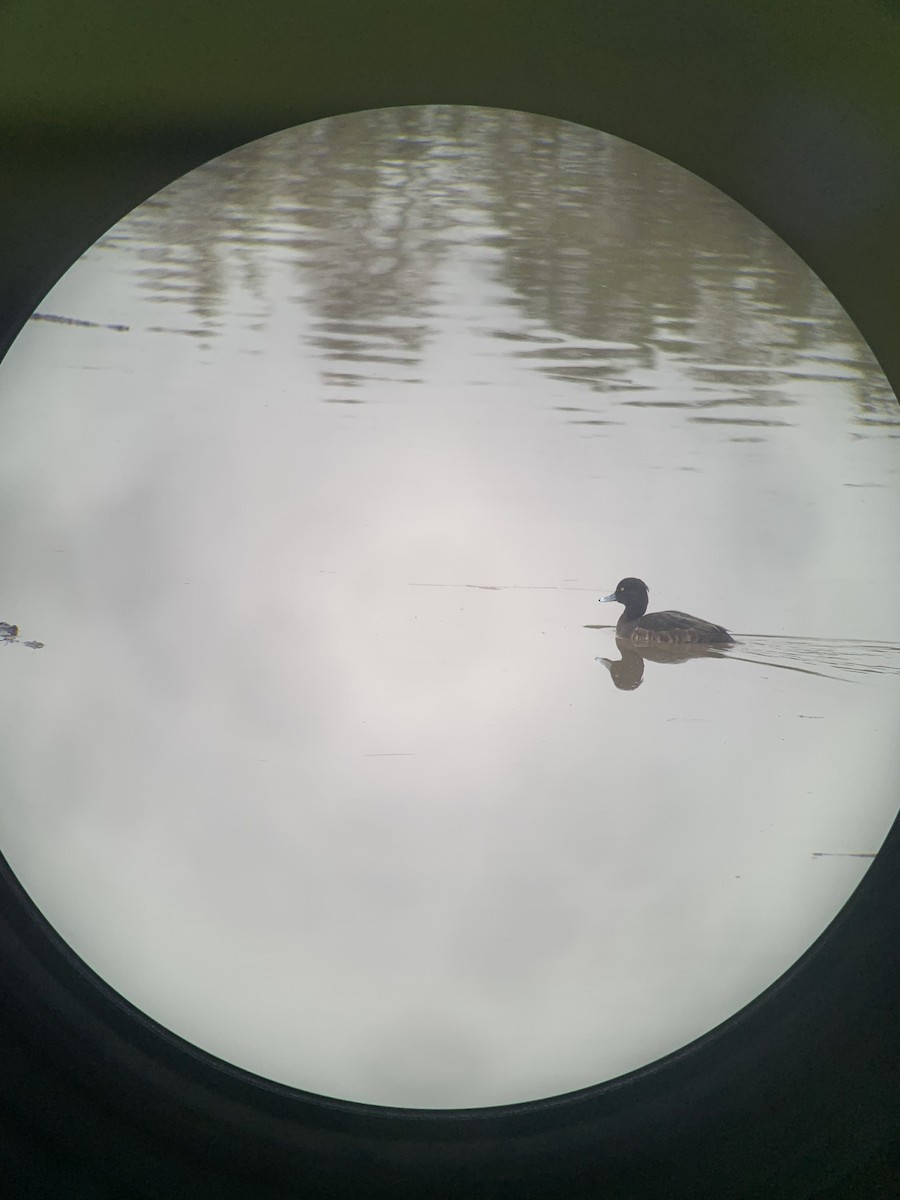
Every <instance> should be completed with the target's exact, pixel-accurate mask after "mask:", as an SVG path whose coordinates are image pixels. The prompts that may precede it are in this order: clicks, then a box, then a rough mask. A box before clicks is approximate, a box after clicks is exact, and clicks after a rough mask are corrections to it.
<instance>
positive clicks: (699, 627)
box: [600, 576, 734, 646]
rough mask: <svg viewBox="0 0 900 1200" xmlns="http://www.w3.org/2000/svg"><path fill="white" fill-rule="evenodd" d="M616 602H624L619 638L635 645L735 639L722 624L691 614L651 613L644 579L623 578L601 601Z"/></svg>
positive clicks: (711, 643) (730, 643)
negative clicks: (648, 609)
mask: <svg viewBox="0 0 900 1200" xmlns="http://www.w3.org/2000/svg"><path fill="white" fill-rule="evenodd" d="M613 602H615V603H616V604H624V605H625V611H624V612H623V613H622V615H621V617H619V621H618V624H617V625H616V639H617V640H618V641H622V642H631V643H632V644H633V645H635V646H646V645H648V644H650V645H653V644H655V645H683V644H685V643H690V644H693V645H700V646H733V645H734V638H733V637H732V636H731V634H730V633H729V632H728V630H727V629H725V628H724V627H723V626H722V625H714V624H713V623H712V622H711V621H704V620H702V619H701V618H700V617H692V616H691V615H690V613H683V612H675V611H674V610H672V609H669V610H667V611H666V612H655V613H648V612H647V605H648V604H649V603H650V589H649V588H648V587H647V585H646V583H644V581H643V579H635V578H634V577H632V576H629V577H628V578H626V579H620V580H619V582H618V584H617V585H616V590H615V591H614V592H611V593H610V595H608V596H601V597H600V603H601V604H611V603H613Z"/></svg>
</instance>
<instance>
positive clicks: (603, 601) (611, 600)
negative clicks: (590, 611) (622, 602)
mask: <svg viewBox="0 0 900 1200" xmlns="http://www.w3.org/2000/svg"><path fill="white" fill-rule="evenodd" d="M615 599H616V593H615V592H613V593H612V595H610V596H601V597H600V603H601V604H614V603H615Z"/></svg>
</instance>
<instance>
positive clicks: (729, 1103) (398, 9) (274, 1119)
mask: <svg viewBox="0 0 900 1200" xmlns="http://www.w3.org/2000/svg"><path fill="white" fill-rule="evenodd" d="M226 17H227V19H226ZM39 19H40V18H39V15H38V10H36V11H35V14H34V15H33V16H32V15H31V14H30V13H29V12H28V11H27V10H18V11H17V13H16V14H15V22H14V20H13V17H11V16H10V14H9V12H3V13H0V46H3V51H2V52H0V53H2V54H3V55H4V56H8V57H9V60H10V62H12V61H13V59H14V58H15V60H16V62H18V63H19V64H20V65H19V67H18V69H17V70H16V71H10V72H4V74H5V82H4V92H3V96H4V97H5V99H2V100H0V128H3V129H4V130H5V134H6V136H7V138H8V141H9V149H8V150H7V152H6V153H5V156H4V157H5V170H6V172H7V175H8V178H9V179H10V180H11V182H12V185H13V186H12V187H11V188H9V189H8V191H7V198H6V199H4V200H3V201H2V203H3V205H4V210H3V215H4V218H5V219H4V220H3V221H2V222H0V230H2V239H3V246H2V253H0V288H2V295H3V296H4V297H5V303H4V305H3V308H2V313H3V318H2V321H3V323H2V326H0V351H2V350H5V349H6V347H7V346H8V345H9V344H10V343H11V341H12V340H13V338H14V337H15V335H16V333H17V332H18V330H19V329H20V328H21V326H22V324H23V323H24V321H25V320H27V318H28V317H29V315H30V314H31V312H32V311H33V310H34V308H35V307H36V306H37V304H38V303H39V301H40V299H41V298H42V296H43V295H44V293H45V292H46V291H47V290H48V288H49V287H50V286H51V285H52V284H53V283H54V282H55V281H56V280H57V279H58V278H59V277H60V275H61V274H63V272H64V271H65V270H66V269H67V268H68V267H69V265H70V264H71V263H72V262H73V261H74V260H75V259H76V258H77V257H78V256H79V255H80V254H81V253H82V252H83V251H84V249H86V247H87V246H89V245H90V244H92V243H93V242H94V241H95V240H96V239H97V237H99V236H100V235H101V234H102V233H103V232H104V231H105V230H106V229H107V228H108V227H109V226H110V225H112V224H113V223H114V221H116V220H117V219H118V218H119V217H121V216H122V215H123V214H124V213H125V212H127V211H129V210H130V209H131V208H133V207H134V206H135V205H136V204H138V203H140V202H141V201H142V200H144V199H145V198H146V197H148V196H149V195H151V194H153V193H154V192H155V191H157V190H158V189H159V188H160V187H161V186H163V185H164V184H166V183H168V182H170V181H171V180H172V179H174V178H176V177H178V176H179V175H181V174H183V173H184V172H185V171H187V170H190V169H191V168H193V167H195V166H197V165H199V164H200V163H202V162H204V161H207V160H208V159H209V158H211V157H214V156H215V155H217V154H219V153H222V152H224V151H225V150H228V149H232V148H234V147H235V146H237V145H241V144H243V143H245V142H247V141H249V140H252V139H254V138H256V137H260V136H262V135H264V134H267V133H271V132H274V131H275V130H276V129H279V128H285V127H288V126H290V125H296V124H301V123H303V122H306V121H310V120H314V119H319V118H322V117H325V116H331V115H336V114H338V113H341V112H349V111H355V110H359V109H363V108H382V107H390V106H394V105H398V104H423V103H442V104H448V103H451V104H452V103H457V104H471V105H484V106H492V107H502V108H512V109H523V110H528V111H534V112H540V113H544V114H546V115H550V116H554V117H558V118H560V119H563V120H570V121H575V122H577V123H580V124H587V125H591V126H593V127H595V128H597V129H600V130H603V131H605V132H609V133H613V134H616V135H617V136H620V137H623V138H626V139H628V140H629V141H633V142H635V143H637V144H640V145H643V146H646V147H647V148H648V149H651V150H654V151H655V152H657V153H659V154H662V155H664V156H666V157H669V158H672V159H674V160H675V161H677V162H679V163H680V164H681V165H682V166H685V167H687V168H688V169H690V170H693V171H695V172H697V173H698V174H700V175H702V176H703V177H704V178H706V179H708V180H709V182H711V183H713V184H714V185H716V186H717V187H719V188H721V189H722V190H723V191H725V192H727V193H729V194H730V195H732V196H733V197H734V198H735V199H736V200H738V201H739V202H740V203H741V204H743V205H744V206H745V207H746V208H748V209H749V210H750V211H751V212H753V213H755V214H756V215H757V216H759V217H761V218H762V219H763V220H764V221H766V223H767V224H768V225H769V226H770V227H771V228H772V229H773V230H774V232H775V233H776V234H778V235H779V236H781V237H783V238H784V239H785V240H786V241H787V242H788V243H789V244H790V245H791V246H792V247H793V249H795V250H797V251H798V252H799V253H800V254H801V255H802V256H803V257H804V258H805V260H806V261H807V262H808V264H809V265H810V267H811V268H812V269H813V270H814V271H815V272H816V273H817V274H818V275H819V277H820V278H821V279H822V280H823V281H824V282H825V283H826V284H827V286H828V287H829V288H831V290H832V291H833V292H834V294H835V295H836V296H837V298H838V299H839V300H840V302H841V303H842V304H843V305H844V307H845V308H846V310H847V311H848V313H849V314H850V316H851V317H852V318H853V319H854V320H855V321H856V323H857V324H858V326H859V327H860V329H861V331H862V333H863V336H865V337H866V338H867V340H868V341H869V344H870V345H871V347H872V349H873V350H874V351H875V353H876V355H877V356H878V357H879V359H880V361H881V364H882V366H883V368H884V370H885V372H886V374H887V376H888V378H889V380H890V381H891V383H892V386H893V387H894V390H895V391H897V390H898V385H900V344H898V342H897V339H896V338H895V337H894V336H893V331H895V330H896V328H897V327H898V326H900V311H898V310H900V289H898V281H897V278H896V270H895V255H894V253H893V248H894V247H896V245H898V244H900V178H898V174H897V173H896V172H893V173H892V171H891V169H890V162H891V159H892V158H893V159H894V160H895V161H896V152H897V149H898V142H900V119H898V118H897V117H896V116H895V115H893V114H894V113H895V111H900V110H897V106H896V91H895V87H896V85H895V83H894V80H895V78H896V74H897V73H896V69H895V70H894V71H893V72H891V71H890V70H889V69H888V68H889V67H890V66H891V65H893V66H894V68H896V66H897V60H898V59H900V36H898V35H900V22H898V21H897V20H896V18H894V16H893V15H892V14H891V13H889V12H888V11H887V10H885V9H882V8H879V7H876V6H871V7H870V8H862V7H860V6H859V5H858V4H854V3H851V2H850V0H843V2H842V3H840V4H838V5H832V6H829V8H828V11H827V13H822V12H821V11H820V10H816V9H815V7H814V6H813V5H811V4H810V5H809V6H807V5H805V4H800V5H793V6H788V10H787V11H784V12H782V11H776V10H775V9H773V10H772V11H771V13H769V14H768V15H767V16H765V17H763V16H761V15H760V9H759V6H758V5H751V4H750V3H749V2H747V0H735V2H734V3H733V4H731V5H727V6H721V7H718V8H717V7H715V6H712V7H711V6H708V5H707V4H705V3H701V2H700V0H689V2H688V3H687V4H684V5H677V6H673V5H671V4H669V3H667V2H666V3H664V2H662V0H660V2H657V3H644V2H639V3H635V4H631V5H617V4H601V3H597V4H581V3H578V2H576V0H562V2H561V3H557V4H555V5H550V4H542V5H540V6H535V7H532V6H530V5H524V6H513V7H510V6H508V5H504V4H501V3H500V2H499V0H482V3H481V4H479V5H478V6H475V7H473V6H469V5H466V4H463V3H460V0H446V2H445V3H442V4H440V5H428V4H422V3H421V0H399V3H395V4H392V5H382V4H379V3H371V4H367V5H362V6H359V5H351V4H350V3H348V2H347V0H334V2H333V3H331V4H329V5H327V6H321V8H319V7H315V8H308V6H305V5H295V4H293V3H290V2H289V0H276V3H274V4H273V5H270V6H267V8H266V10H265V17H264V20H263V21H261V20H260V18H259V16H258V15H254V11H253V9H252V6H249V5H248V6H246V9H243V8H238V9H236V10H234V11H232V8H231V6H228V8H227V9H226V10H223V9H221V8H220V7H219V6H217V5H215V4H213V3H211V2H210V3H206V2H204V3H201V4H200V5H199V6H197V5H195V6H193V7H192V9H191V17H190V24H189V25H188V24H184V23H183V21H184V18H183V16H182V15H181V14H180V12H178V11H176V10H175V9H174V8H173V9H172V10H171V11H169V9H168V7H167V6H160V7H158V8H157V7H155V6H153V7H150V6H147V7H142V8H138V9H135V10H133V11H131V10H129V12H128V13H119V12H118V10H117V11H116V12H113V11H112V9H111V7H110V6H107V5H105V4H103V3H102V0H91V2H90V3H89V4H88V5H87V9H85V6H79V8H78V9H77V10H71V12H68V11H66V10H60V13H59V21H58V24H57V25H56V27H55V28H54V29H53V30H50V31H48V30H46V29H44V28H39ZM98 31H99V32H98ZM891 31H893V35H894V36H893V40H891V38H890V36H889V35H890V33H891ZM848 39H852V47H851V49H852V50H853V53H851V52H850V50H849V49H848ZM16 56H18V57H16ZM891 56H893V64H891V61H890V59H891ZM851 60H852V61H851ZM22 62H24V63H25V64H26V69H25V71H24V73H23V71H22V68H21V63H22ZM54 64H57V65H59V67H60V69H59V70H58V71H56V70H55V69H54ZM63 68H64V69H63ZM16 89H18V91H17V90H16ZM823 131H824V132H823ZM822 196H826V197H828V196H830V197H832V199H833V203H832V204H831V205H830V206H829V205H828V204H824V203H823V202H822V201H821V197H822ZM889 248H890V252H889ZM0 865H2V867H3V870H2V872H0V887H2V903H0V949H2V964H0V979H2V989H0V993H2V1011H0V1039H2V1041H0V1060H2V1062H3V1064H4V1066H3V1075H4V1079H3V1083H4V1086H3V1088H2V1090H0V1128H2V1133H3V1139H2V1156H0V1162H2V1163H3V1170H4V1173H5V1175H6V1177H7V1178H8V1179H10V1180H11V1181H12V1184H11V1186H12V1192H11V1194H16V1195H22V1196H29V1197H30V1196H47V1197H51V1196H52V1197H54V1200H56V1198H57V1197H59V1196H63V1195H65V1196H67V1197H75V1198H81V1197H85V1198H87V1197H92V1198H97V1197H103V1198H105V1197H119V1196H128V1197H135V1198H137V1197H153V1198H156V1197H159V1198H160V1200H161V1198H163V1197H165V1198H166V1200H170V1198H171V1197H173V1196H181V1195H185V1196H192V1197H215V1198H216V1200H229V1198H232V1197H233V1198H234V1200H246V1197H248V1196H252V1197H254V1198H255V1200H266V1198H268V1197H272V1198H275V1197H284V1198H286V1197H293V1196H298V1195H310V1196H316V1197H319V1196H322V1197H324V1196H329V1197H331V1196H334V1197H342V1196H359V1197H366V1200H371V1198H372V1197H378V1196H382V1195H384V1196H390V1197H392V1198H399V1197H404V1196H410V1197H423V1198H426V1197H441V1198H445V1197H448V1196H466V1197H483V1198H485V1200H487V1198H488V1197H490V1198H492V1200H493V1198H495V1197H500V1196H510V1197H520V1196H521V1197H528V1198H529V1200H544V1198H545V1197H546V1198H548V1200H549V1198H550V1197H557V1196H566V1197H567V1198H569V1200H575V1198H576V1197H582V1196H584V1197H588V1196H597V1195H602V1196H621V1197H643V1196H660V1197H663V1196H664V1197H666V1198H667V1200H677V1198H680V1197H684V1198H685V1200H687V1198H688V1197H690V1198H691V1200H701V1198H704V1197H709V1198H710V1200H712V1198H715V1200H720V1198H721V1197H723V1196H736V1197H743V1196H746V1197H759V1196H766V1197H768V1198H772V1197H782V1196H784V1197H795V1196H796V1197H801V1196H810V1197H812V1196H818V1197H820V1198H821V1200H839V1198H840V1197H844V1196H850V1195H856V1194H871V1195H877V1194H879V1192H878V1190H877V1189H878V1187H879V1185H880V1184H881V1183H883V1182H884V1181H885V1180H889V1179H890V1178H891V1167H892V1164H893V1166H894V1167H896V1166H897V1164H898V1163H900V1151H898V1139H900V1102H898V1098H897V1083H896V1068H895V1064H896V1062H897V1061H898V1059H900V1027H898V1022H897V1019H896V1003H897V996H898V995H900V891H898V889H897V887H896V880H897V878H898V868H900V832H898V826H897V824H895V826H894V828H893V830H892V832H891V834H890V836H889V837H888V839H887V841H886V842H885V844H884V846H883V848H882V849H881V851H880V853H879V854H878V857H877V858H876V860H875V862H874V863H873V865H872V867H871V868H870V870H869V871H868V873H867V874H866V876H865V877H864V879H863V881H862V883H861V885H860V886H859V888H858V889H857V890H856V892H855V893H854V894H853V896H852V897H851V899H850V901H849V902H848V903H847V905H846V906H845V907H844V909H843V911H842V912H841V913H840V914H839V916H838V917H837V918H836V919H835V921H833V922H832V924H831V925H830V926H829V928H828V929H827V930H826V931H825V933H824V934H823V935H822V936H821V937H820V938H819V939H818V941H817V942H816V943H815V945H814V946H813V947H812V948H811V949H810V950H809V951H808V953H807V954H806V955H804V957H803V958H802V959H801V960H800V961H799V962H798V963H797V964H796V965H795V966H794V967H793V968H792V969H791V971H789V972H788V973H787V975H785V976H784V977H783V978H782V979H781V980H780V981H779V982H778V983H777V984H775V985H774V986H773V987H772V988H770V989H768V991H767V992H765V993H764V994H763V995H762V996H760V997H759V998H758V999H757V1000H755V1001H754V1002H753V1003H752V1004H750V1005H749V1006H748V1007H747V1008H745V1009H744V1010H743V1011H742V1012H740V1013H738V1014H737V1015H736V1016H735V1017H733V1018H732V1019H730V1020H729V1021H727V1022H726V1023H725V1024H723V1025H722V1026H720V1027H719V1028H718V1029H716V1030H713V1031H712V1032H711V1033H709V1034H708V1035H706V1036H705V1037H703V1038H701V1039H700V1040H698V1041H697V1042H695V1043H693V1044H692V1045H690V1046H688V1047H685V1048H684V1049H682V1050H681V1051H679V1052H678V1053H676V1054H673V1055H670V1056H669V1057H667V1058H665V1059H663V1060H660V1061H659V1062H657V1063H654V1064H653V1065H651V1066H650V1067H647V1068H643V1069H641V1070H638V1071H636V1072H633V1073H632V1074H630V1075H627V1076H624V1077H622V1078H620V1079H616V1080H612V1081H609V1082H605V1083H600V1084H598V1086H596V1087H594V1088H589V1089H585V1090H583V1091H580V1092H577V1093H573V1094H571V1095H567V1096H562V1097H557V1098H554V1099H550V1100H541V1101H536V1102H534V1103H528V1104H518V1105H511V1106H504V1107H498V1108H491V1109H477V1110H465V1111H464V1110H459V1111H452V1112H449V1111H448V1112H442V1111H417V1110H400V1109H387V1108H376V1107H371V1106H367V1105H363V1104H354V1103H349V1102H343V1101H335V1100H330V1099H325V1098H322V1097H317V1096H313V1095H310V1094H305V1093H302V1092H298V1091H294V1090H292V1089H290V1088H287V1087H283V1086H280V1085H277V1084H273V1083H270V1082H268V1081H266V1080H262V1079H260V1078H257V1077H254V1076H252V1075H250V1074H249V1073H247V1072H243V1071H241V1070H239V1069H237V1068H234V1067H231V1066H229V1065H228V1064H226V1063H223V1062H220V1061H218V1060H216V1059H214V1058H212V1057H211V1056H209V1055H207V1054H205V1053H204V1052H202V1051H200V1050H198V1049H196V1048H194V1047H192V1046H190V1045H189V1044H187V1043H186V1042H184V1041H182V1040H180V1039H178V1038H177V1037H175V1036H174V1035H172V1034H170V1033H169V1032H167V1031H166V1030H164V1029H162V1028H161V1027H160V1026H158V1025H156V1024H155V1023H154V1022H152V1021H151V1020H150V1019H149V1018H147V1017H146V1016H144V1015H143V1014H141V1013H140V1012H138V1011H137V1010H136V1009H134V1008H133V1007H132V1006H131V1005H129V1004H128V1003H127V1002H126V1001H124V1000H123V999H122V998H121V997H119V996H118V995H117V994H116V993H115V992H113V991H112V990H111V989H110V988H109V987H108V986H107V985H106V984H105V983H104V982H103V981H102V980H101V979H99V978H98V977H97V976H96V975H95V974H94V973H93V972H91V971H90V970H89V969H88V968H87V967H86V966H85V965H84V964H83V963H82V962H81V961H80V960H79V959H78V958H77V957H76V956H75V955H74V954H73V953H72V952H71V951H70V950H69V949H68V947H67V946H66V945H65V944H64V943H63V942H62V941H61V939H60V938H59V937H58V936H57V935H56V934H55V932H54V931H53V929H52V928H51V927H50V926H49V925H48V923H47V922H46V921H45V920H44V919H43V917H42V916H41V915H40V914H39V913H38V912H37V911H36V909H35V908H34V906H33V905H32V904H31V902H30V901H29V899H28V897H27V896H26V895H25V894H24V892H23V891H22V889H21V888H20V886H19V885H18V883H17V881H16V879H15V877H14V876H13V875H12V873H11V872H10V871H9V870H8V869H7V868H6V867H5V864H2V863H0ZM879 1172H880V1173H879ZM860 1181H862V1182H860ZM854 1188H856V1189H859V1188H861V1192H860V1191H859V1190H856V1191H854V1190H853V1189H854ZM883 1194H887V1193H883Z"/></svg>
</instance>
